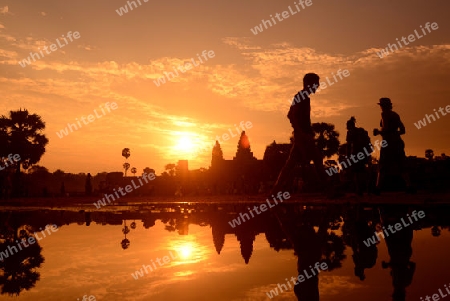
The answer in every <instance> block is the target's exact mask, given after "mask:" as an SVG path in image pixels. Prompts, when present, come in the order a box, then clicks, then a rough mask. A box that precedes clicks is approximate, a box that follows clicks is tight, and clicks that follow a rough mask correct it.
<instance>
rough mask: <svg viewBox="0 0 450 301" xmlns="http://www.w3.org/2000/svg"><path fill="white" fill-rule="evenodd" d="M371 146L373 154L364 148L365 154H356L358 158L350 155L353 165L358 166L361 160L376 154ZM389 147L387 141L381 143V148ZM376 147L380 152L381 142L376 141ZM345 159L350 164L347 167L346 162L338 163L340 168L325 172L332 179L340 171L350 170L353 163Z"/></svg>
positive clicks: (331, 168)
mask: <svg viewBox="0 0 450 301" xmlns="http://www.w3.org/2000/svg"><path fill="white" fill-rule="evenodd" d="M369 145H370V148H371V152H368V151H367V149H366V147H364V148H363V150H364V153H363V152H359V153H358V154H356V156H355V155H354V154H351V155H350V159H352V161H353V163H355V164H356V163H358V162H359V161H360V160H364V159H365V158H368V157H370V155H371V154H372V153H373V152H375V149H374V147H373V145H372V143H370V144H369ZM387 145H388V143H387V141H386V140H383V141H381V147H383V148H384V147H386V146H387ZM375 147H376V148H377V149H378V150H380V140H376V141H375ZM355 157H356V158H357V159H355ZM345 158H347V163H348V165H347V163H345V161H341V162H338V167H329V168H328V169H326V170H325V171H326V173H327V174H328V175H329V176H330V177H331V176H332V175H333V174H337V173H339V170H343V169H345V168H348V167H350V166H352V163H351V162H350V159H349V158H348V157H347V156H345Z"/></svg>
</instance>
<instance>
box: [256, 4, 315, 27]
mask: <svg viewBox="0 0 450 301" xmlns="http://www.w3.org/2000/svg"><path fill="white" fill-rule="evenodd" d="M312 4H313V3H312V0H306V1H303V0H299V1H298V4H297V2H294V5H295V7H296V8H297V11H295V10H292V8H291V6H290V5H289V6H288V8H289V11H287V10H285V11H283V12H282V13H281V14H280V13H276V14H275V17H276V18H277V19H278V21H279V22H281V21H283V20H286V19H287V18H289V17H290V16H293V15H296V14H298V13H299V12H300V11H302V10H305V9H306V7H309V6H311V5H312ZM298 5H300V6H301V7H302V9H300V7H299V6H298ZM280 15H281V18H280ZM270 18H271V19H272V22H273V25H276V24H277V22H276V21H275V19H274V17H273V16H272V15H270ZM272 22H270V20H264V19H262V20H261V23H260V24H259V25H257V26H255V27H254V28H250V31H251V32H252V33H253V34H254V35H257V34H258V33H262V32H263V31H264V28H263V25H264V27H265V29H268V27H267V24H269V26H270V27H272V26H273V25H272Z"/></svg>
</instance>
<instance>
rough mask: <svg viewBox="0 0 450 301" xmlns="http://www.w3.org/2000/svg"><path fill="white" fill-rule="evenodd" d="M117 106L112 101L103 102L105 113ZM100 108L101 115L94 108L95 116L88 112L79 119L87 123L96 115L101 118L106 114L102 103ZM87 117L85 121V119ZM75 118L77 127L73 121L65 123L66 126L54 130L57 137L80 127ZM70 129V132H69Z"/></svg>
mask: <svg viewBox="0 0 450 301" xmlns="http://www.w3.org/2000/svg"><path fill="white" fill-rule="evenodd" d="M118 107H119V106H118V105H117V103H115V102H112V103H111V105H110V104H109V102H107V103H105V109H106V111H107V113H110V112H111V110H116V109H117V108H118ZM100 109H101V111H102V113H103V115H99V114H98V113H97V109H95V110H94V113H95V116H94V115H93V114H89V115H88V116H87V117H86V118H85V116H84V115H83V116H81V118H80V119H81V121H83V124H85V125H88V124H89V123H92V122H94V121H95V119H96V117H97V118H102V117H103V116H105V115H106V113H105V110H104V109H103V105H100ZM86 119H87V121H86ZM75 120H76V121H77V124H78V127H77V125H76V124H75V123H67V126H66V127H65V128H64V129H62V130H59V132H56V135H57V136H58V137H59V139H62V138H63V137H64V136H67V135H69V134H70V133H73V131H74V129H75V130H78V129H80V128H81V127H82V125H81V122H80V120H78V118H75ZM69 130H70V133H69Z"/></svg>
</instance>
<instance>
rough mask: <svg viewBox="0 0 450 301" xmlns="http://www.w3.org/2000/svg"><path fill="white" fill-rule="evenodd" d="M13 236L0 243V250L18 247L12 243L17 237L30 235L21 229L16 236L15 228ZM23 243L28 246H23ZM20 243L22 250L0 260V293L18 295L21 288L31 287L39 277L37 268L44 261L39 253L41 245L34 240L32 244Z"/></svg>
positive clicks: (24, 237) (27, 288)
mask: <svg viewBox="0 0 450 301" xmlns="http://www.w3.org/2000/svg"><path fill="white" fill-rule="evenodd" d="M14 232H15V233H14V236H15V237H14V238H13V237H9V238H8V239H7V240H6V241H4V242H3V243H1V244H0V250H4V249H7V248H8V247H11V248H13V246H14V247H15V248H17V249H18V247H17V243H14V241H15V240H16V239H18V238H19V237H20V238H21V239H22V238H23V239H26V238H28V237H30V236H31V235H29V234H28V232H27V231H25V230H21V231H20V234H19V236H18V237H17V230H16V231H14ZM25 244H26V245H27V246H28V247H25ZM25 244H22V250H19V251H18V252H16V253H14V254H12V255H10V256H9V257H8V258H7V259H6V258H5V259H4V260H3V261H0V271H2V273H0V286H1V294H2V295H3V294H8V295H10V296H13V295H16V296H18V295H19V294H20V293H21V292H22V291H23V290H29V289H31V288H33V287H34V286H35V284H36V282H37V281H38V280H39V278H40V274H39V273H38V272H37V268H39V267H40V266H41V264H42V263H43V262H44V257H43V256H42V255H41V251H42V247H41V246H39V244H38V242H37V241H36V242H35V243H34V244H31V245H30V244H28V243H25Z"/></svg>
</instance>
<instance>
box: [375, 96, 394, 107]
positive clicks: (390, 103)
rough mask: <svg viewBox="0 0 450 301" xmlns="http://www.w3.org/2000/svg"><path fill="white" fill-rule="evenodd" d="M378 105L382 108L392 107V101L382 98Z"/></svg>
mask: <svg viewBox="0 0 450 301" xmlns="http://www.w3.org/2000/svg"><path fill="white" fill-rule="evenodd" d="M378 104H379V105H380V106H382V107H384V106H389V105H391V106H392V102H391V99H390V98H387V97H383V98H380V102H379V103H378Z"/></svg>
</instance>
